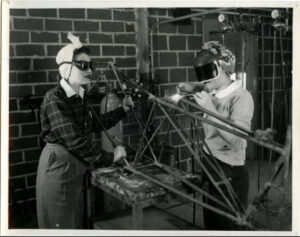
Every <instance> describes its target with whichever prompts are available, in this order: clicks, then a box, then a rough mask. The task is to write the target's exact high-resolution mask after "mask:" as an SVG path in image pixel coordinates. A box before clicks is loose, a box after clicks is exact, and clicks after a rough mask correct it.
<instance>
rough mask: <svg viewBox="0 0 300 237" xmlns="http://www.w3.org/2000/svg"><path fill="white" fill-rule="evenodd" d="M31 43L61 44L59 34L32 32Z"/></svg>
mask: <svg viewBox="0 0 300 237" xmlns="http://www.w3.org/2000/svg"><path fill="white" fill-rule="evenodd" d="M31 41H32V42H34V43H36V42H38V43H44V42H45V43H48V42H49V43H51V42H54V43H57V42H59V33H50V32H31Z"/></svg>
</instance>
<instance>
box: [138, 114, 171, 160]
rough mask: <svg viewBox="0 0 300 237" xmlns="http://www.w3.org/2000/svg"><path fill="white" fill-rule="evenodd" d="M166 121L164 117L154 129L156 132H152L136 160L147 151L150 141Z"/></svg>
mask: <svg viewBox="0 0 300 237" xmlns="http://www.w3.org/2000/svg"><path fill="white" fill-rule="evenodd" d="M165 121H166V117H165V118H164V119H163V120H162V121H161V122H160V123H159V125H158V127H157V128H156V130H155V131H154V133H153V134H152V136H151V138H150V139H149V140H148V142H147V144H146V145H145V147H144V149H143V151H142V152H141V153H140V154H139V156H138V158H137V160H138V159H139V158H140V157H141V156H142V155H143V154H144V153H145V151H146V150H147V148H148V147H149V146H150V144H151V142H152V140H153V139H154V138H155V136H156V134H157V133H158V132H159V129H160V128H161V126H162V125H163V123H164V122H165ZM155 161H157V159H155Z"/></svg>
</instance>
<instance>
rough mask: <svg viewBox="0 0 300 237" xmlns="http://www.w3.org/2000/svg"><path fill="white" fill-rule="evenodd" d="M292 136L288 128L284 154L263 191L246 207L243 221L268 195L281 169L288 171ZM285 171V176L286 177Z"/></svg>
mask: <svg viewBox="0 0 300 237" xmlns="http://www.w3.org/2000/svg"><path fill="white" fill-rule="evenodd" d="M291 138H292V134H291V126H289V127H288V130H287V134H286V144H285V148H284V153H282V154H281V156H280V157H279V159H278V165H277V168H276V169H275V172H274V173H273V174H272V175H271V178H270V179H269V181H268V182H266V184H265V187H264V188H263V190H262V191H261V192H260V193H259V194H258V195H257V196H256V197H255V198H254V199H253V201H252V203H251V204H250V205H249V206H248V208H247V210H246V212H245V214H244V216H243V220H247V218H248V217H249V216H250V215H251V213H252V212H253V211H254V210H255V209H256V207H257V206H258V205H259V204H260V203H261V202H262V200H263V199H264V197H265V196H266V195H267V194H268V191H269V190H270V188H271V186H272V185H273V183H274V181H275V180H276V178H277V176H278V175H279V173H280V171H281V170H282V169H288V168H289V167H288V161H289V158H290V150H291V143H292V139H291ZM286 172H287V171H285V173H284V174H285V175H287V173H286Z"/></svg>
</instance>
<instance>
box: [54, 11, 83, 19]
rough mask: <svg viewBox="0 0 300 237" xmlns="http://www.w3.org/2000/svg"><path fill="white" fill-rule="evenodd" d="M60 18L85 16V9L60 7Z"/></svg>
mask: <svg viewBox="0 0 300 237" xmlns="http://www.w3.org/2000/svg"><path fill="white" fill-rule="evenodd" d="M59 17H60V18H85V9H59Z"/></svg>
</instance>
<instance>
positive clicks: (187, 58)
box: [178, 53, 195, 67]
mask: <svg viewBox="0 0 300 237" xmlns="http://www.w3.org/2000/svg"><path fill="white" fill-rule="evenodd" d="M194 61H195V56H194V53H178V65H179V66H189V67H192V66H193V65H194Z"/></svg>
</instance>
